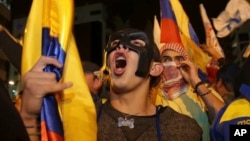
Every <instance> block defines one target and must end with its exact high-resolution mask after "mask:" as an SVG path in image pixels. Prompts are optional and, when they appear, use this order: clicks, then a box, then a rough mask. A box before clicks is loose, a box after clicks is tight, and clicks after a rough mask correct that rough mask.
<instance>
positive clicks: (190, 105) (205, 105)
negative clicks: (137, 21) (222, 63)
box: [154, 43, 224, 141]
mask: <svg viewBox="0 0 250 141" xmlns="http://www.w3.org/2000/svg"><path fill="white" fill-rule="evenodd" d="M160 52H161V62H162V64H163V66H164V70H163V73H162V83H161V85H160V86H159V89H157V91H158V93H157V95H156V98H155V101H154V102H155V104H156V105H163V106H170V107H172V108H173V109H175V110H176V111H177V112H179V113H182V114H185V115H188V116H190V117H192V118H194V119H195V120H196V121H197V123H198V124H199V125H200V127H201V128H202V130H203V135H202V140H203V141H209V140H210V133H209V130H210V123H209V117H210V120H212V119H213V117H214V116H215V115H216V114H217V113H218V111H219V110H220V109H221V107H223V105H224V103H223V100H222V99H218V97H219V95H218V93H216V92H215V91H214V90H213V89H210V88H208V87H207V85H206V83H205V82H203V81H202V80H201V79H200V78H199V75H198V67H197V66H196V65H195V64H194V63H192V62H191V61H190V59H189V56H188V54H187V53H186V51H185V49H184V48H183V47H182V46H181V45H179V44H178V43H167V44H165V45H164V46H162V47H161V48H160ZM215 95H216V96H215ZM207 113H208V114H207ZM208 115H209V116H208Z"/></svg>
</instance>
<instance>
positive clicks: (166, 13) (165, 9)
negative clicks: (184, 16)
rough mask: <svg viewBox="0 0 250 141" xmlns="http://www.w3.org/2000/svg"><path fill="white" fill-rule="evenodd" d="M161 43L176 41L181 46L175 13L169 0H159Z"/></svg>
mask: <svg viewBox="0 0 250 141" xmlns="http://www.w3.org/2000/svg"><path fill="white" fill-rule="evenodd" d="M160 7H161V36H160V37H161V39H160V42H161V43H178V44H180V45H181V46H183V45H182V41H181V38H180V35H179V29H178V27H177V23H176V19H175V15H174V13H173V11H172V7H171V5H170V3H169V0H161V1H160Z"/></svg>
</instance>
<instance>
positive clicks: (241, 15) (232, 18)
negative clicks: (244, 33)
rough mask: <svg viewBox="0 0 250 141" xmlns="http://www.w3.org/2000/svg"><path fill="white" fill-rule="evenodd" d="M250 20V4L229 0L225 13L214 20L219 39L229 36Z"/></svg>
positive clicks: (244, 1)
mask: <svg viewBox="0 0 250 141" xmlns="http://www.w3.org/2000/svg"><path fill="white" fill-rule="evenodd" d="M248 19H250V3H249V1H247V0H229V2H228V3H227V5H226V8H225V10H224V11H222V12H221V13H220V14H219V16H218V17H217V18H214V19H213V25H214V27H215V29H216V30H217V37H219V38H223V37H226V36H228V35H229V34H230V33H231V32H233V31H234V30H235V29H236V28H238V27H240V26H241V25H242V24H243V23H245V22H246V21H247V20H248Z"/></svg>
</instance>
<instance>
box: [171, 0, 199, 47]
mask: <svg viewBox="0 0 250 141" xmlns="http://www.w3.org/2000/svg"><path fill="white" fill-rule="evenodd" d="M170 4H171V6H172V10H173V12H174V15H175V18H176V21H177V25H178V27H179V30H180V31H181V33H182V34H184V35H185V36H187V37H188V38H190V39H191V40H193V41H194V42H195V43H196V44H197V45H199V44H200V41H199V38H198V36H197V34H196V33H195V31H194V28H193V27H192V25H191V23H190V21H189V18H188V16H187V14H186V12H185V10H184V9H183V7H182V5H181V3H180V2H179V0H170Z"/></svg>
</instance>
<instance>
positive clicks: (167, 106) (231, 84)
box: [19, 28, 250, 141]
mask: <svg viewBox="0 0 250 141" xmlns="http://www.w3.org/2000/svg"><path fill="white" fill-rule="evenodd" d="M151 38H152V36H150V35H149V34H148V33H146V32H145V31H141V30H138V29H131V28H126V29H123V30H119V31H117V32H114V33H112V34H111V35H110V37H109V40H108V42H107V46H106V48H105V62H106V63H105V64H103V65H104V66H103V67H102V69H101V67H99V66H98V65H96V64H93V63H91V62H88V61H84V62H83V68H84V74H85V79H86V82H87V84H88V88H89V91H90V93H91V95H92V97H93V101H94V102H99V101H100V100H101V103H99V104H97V105H96V109H97V113H98V116H97V117H98V118H97V125H98V132H97V140H100V141H106V140H108V141H112V140H114V141H117V140H118V141H135V140H138V141H139V140H143V141H144V140H150V141H201V140H202V141H211V140H212V141H223V140H225V141H229V125H230V124H235V125H237V124H239V122H240V121H242V120H249V118H250V113H249V112H241V111H239V110H235V108H239V107H241V106H242V108H243V109H244V110H247V109H248V110H249V108H250V107H249V100H250V98H249V93H250V83H249V81H250V78H249V76H250V75H249V73H247V70H248V68H249V60H250V57H248V58H247V59H246V63H245V64H244V65H243V67H239V66H237V67H235V66H232V65H226V64H223V65H220V68H219V70H218V72H217V80H216V81H215V82H213V83H212V84H211V83H207V82H204V81H202V79H201V78H200V77H199V75H198V66H196V65H195V64H194V63H193V62H192V60H190V59H189V58H191V57H190V56H188V54H187V53H186V51H185V49H184V48H183V47H181V46H179V45H178V44H174V43H167V44H165V45H163V46H162V47H160V49H159V48H158V47H157V46H156V45H155V43H154V41H153V39H151ZM46 65H54V66H55V67H61V64H60V63H59V62H58V60H56V59H55V58H51V57H46V56H41V57H40V59H39V60H38V61H37V63H36V64H35V65H34V66H33V68H31V70H30V71H28V72H27V73H26V74H25V75H24V77H23V90H22V100H21V103H22V104H21V107H20V111H19V113H20V116H19V118H20V117H21V119H22V121H23V123H21V125H22V126H23V124H24V125H25V126H27V125H33V127H35V128H26V133H24V134H25V135H27V134H28V135H29V133H34V132H40V128H39V126H37V125H38V123H39V121H37V119H39V116H40V109H41V106H42V100H43V97H44V96H46V95H48V94H51V93H53V92H57V91H62V90H64V89H67V88H69V87H71V86H72V85H73V84H72V82H65V83H61V82H58V81H57V80H56V77H55V74H54V73H53V72H44V71H43V69H44V67H45V66H46ZM103 72H105V74H102V75H100V73H103ZM232 74H235V75H232ZM236 74H238V75H236ZM103 75H106V77H108V78H109V81H108V82H105V83H108V87H109V88H108V89H106V88H105V90H108V92H106V91H105V93H108V95H106V97H105V101H102V97H101V95H102V94H101V93H100V92H103V91H102V90H103V86H106V85H105V84H104V83H103V79H102V78H100V76H103ZM233 76H236V77H233ZM44 78H46V79H44ZM41 80H43V82H44V83H43V84H41V83H40V81H41ZM38 86H39V87H38ZM222 89H223V90H222ZM83 108H84V107H83ZM249 111H250V110H249ZM234 112H235V113H234ZM224 115H227V117H228V115H230V119H225V118H224V117H225V116H224ZM235 115H237V116H235ZM242 117H244V119H242ZM228 123H230V124H228ZM241 123H242V122H241ZM26 137H27V136H26ZM29 137H30V140H31V141H37V140H40V135H30V136H29ZM24 140H25V139H24Z"/></svg>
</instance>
